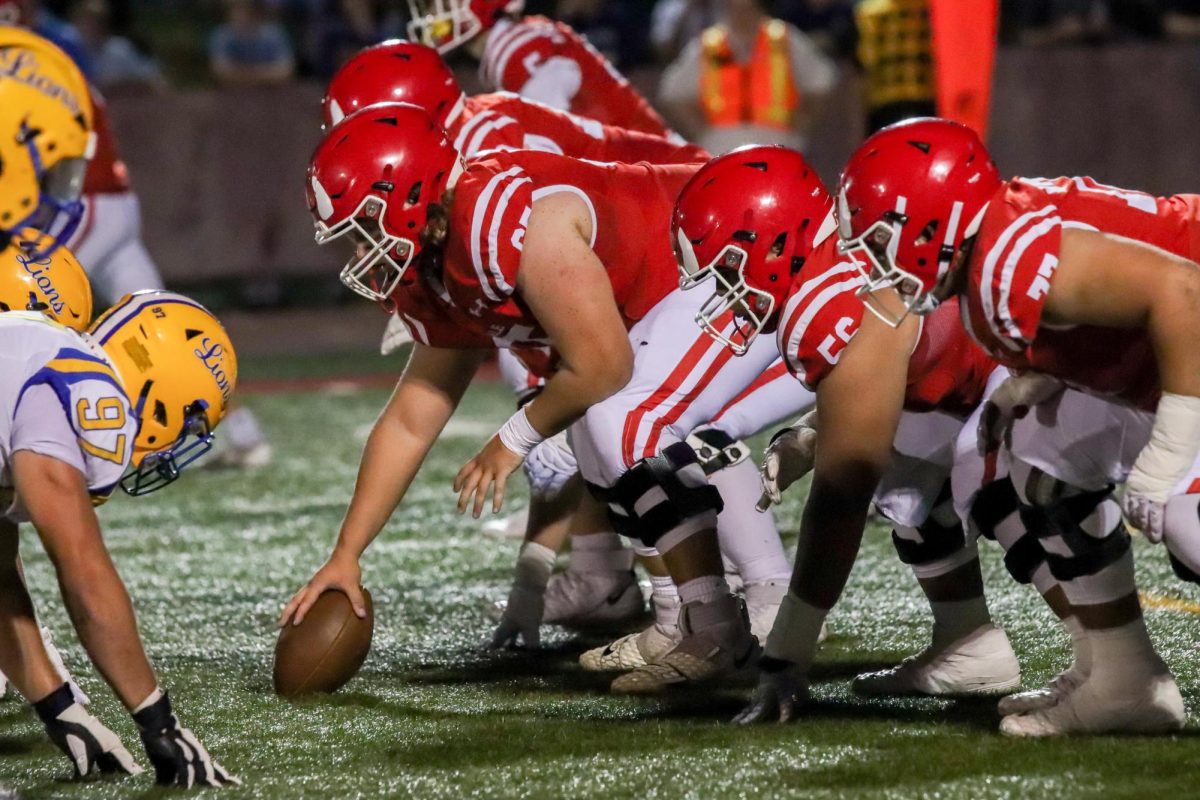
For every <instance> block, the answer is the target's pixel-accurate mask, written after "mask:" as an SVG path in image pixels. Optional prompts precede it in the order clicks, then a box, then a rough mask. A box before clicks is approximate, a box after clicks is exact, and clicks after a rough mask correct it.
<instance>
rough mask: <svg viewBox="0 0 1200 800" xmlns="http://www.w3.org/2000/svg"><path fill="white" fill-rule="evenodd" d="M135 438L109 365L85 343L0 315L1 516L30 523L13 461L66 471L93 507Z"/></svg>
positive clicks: (133, 421) (40, 321)
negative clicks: (21, 458)
mask: <svg viewBox="0 0 1200 800" xmlns="http://www.w3.org/2000/svg"><path fill="white" fill-rule="evenodd" d="M137 431H138V423H137V416H136V415H135V414H134V412H133V408H132V407H131V405H130V402H129V398H128V397H127V396H126V394H125V390H124V389H123V388H122V387H121V383H120V381H119V380H118V379H117V375H116V371H115V370H114V368H113V365H112V363H111V362H109V360H108V358H107V357H106V356H105V355H104V351H102V350H101V349H100V348H99V347H97V346H96V345H95V344H93V343H92V341H91V340H90V339H88V338H86V337H85V336H82V335H80V334H78V333H76V332H74V331H72V330H69V329H67V328H64V327H62V326H61V325H58V324H57V323H55V322H52V321H51V320H49V319H48V318H46V317H44V316H42V315H41V314H37V313H33V312H8V313H3V314H0V515H3V516H5V517H6V518H8V519H9V520H11V521H13V522H23V521H26V520H27V519H28V517H27V515H26V514H25V511H24V509H23V507H22V506H21V502H20V498H19V497H16V496H15V492H14V490H13V479H12V472H11V469H12V456H13V453H15V452H17V451H19V450H28V451H31V452H34V453H39V454H41V455H45V456H49V457H51V458H55V459H58V460H59V461H63V462H65V463H67V464H70V465H71V466H73V467H75V468H76V469H78V470H79V471H80V472H81V473H83V475H84V476H85V478H86V480H87V486H88V492H89V493H90V494H91V496H92V499H93V502H95V503H97V504H99V503H101V502H103V501H104V500H105V499H107V498H108V496H109V494H111V493H112V490H113V489H114V488H115V487H116V485H117V482H118V481H119V480H120V479H121V476H122V475H123V474H124V473H125V470H126V468H127V467H128V466H129V458H130V455H131V454H132V452H133V442H134V439H135V438H136V437H137Z"/></svg>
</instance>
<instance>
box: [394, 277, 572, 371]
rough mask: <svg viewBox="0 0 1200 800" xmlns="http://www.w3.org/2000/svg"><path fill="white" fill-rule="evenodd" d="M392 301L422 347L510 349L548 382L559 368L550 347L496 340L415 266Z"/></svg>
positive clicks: (555, 355)
mask: <svg viewBox="0 0 1200 800" xmlns="http://www.w3.org/2000/svg"><path fill="white" fill-rule="evenodd" d="M390 301H391V302H390V305H391V308H392V313H394V314H395V315H396V316H397V317H399V318H400V320H401V321H402V322H403V323H404V327H406V328H408V332H409V334H410V335H411V336H412V338H413V341H415V342H417V343H419V344H423V345H426V346H428V347H441V348H446V349H449V350H491V349H493V348H495V347H509V348H511V349H512V351H513V353H514V354H515V355H516V356H517V358H518V359H520V361H521V363H523V364H524V365H525V368H526V369H528V370H529V371H530V373H531V374H533V375H534V376H536V377H538V378H543V379H549V378H550V376H551V375H553V374H554V370H555V368H556V367H557V364H558V356H557V354H556V353H554V351H553V350H551V349H550V348H549V347H545V346H543V345H541V344H538V343H530V342H508V341H505V340H497V339H493V338H492V337H491V336H490V335H489V333H488V331H487V329H486V328H485V326H483V325H482V324H481V323H480V321H479V320H477V319H475V318H473V317H468V316H467V315H466V314H464V313H462V312H461V311H460V310H459V309H458V308H457V307H456V306H455V305H454V304H453V303H452V302H451V301H450V295H449V294H447V292H446V289H445V287H444V286H441V285H439V284H438V282H437V281H436V280H433V279H430V278H427V277H425V276H423V275H422V274H421V271H420V267H419V266H418V265H416V264H414V265H412V266H411V267H410V268H409V270H408V272H406V273H405V275H404V278H403V279H402V280H401V281H400V285H399V286H397V287H396V290H395V291H394V292H392V296H391V298H390Z"/></svg>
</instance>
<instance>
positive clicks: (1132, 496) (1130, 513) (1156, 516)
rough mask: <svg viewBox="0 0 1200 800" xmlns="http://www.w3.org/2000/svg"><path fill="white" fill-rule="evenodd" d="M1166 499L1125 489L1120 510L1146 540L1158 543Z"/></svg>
mask: <svg viewBox="0 0 1200 800" xmlns="http://www.w3.org/2000/svg"><path fill="white" fill-rule="evenodd" d="M1166 509H1167V501H1166V499H1165V498H1164V499H1162V500H1159V499H1156V498H1154V497H1147V496H1146V495H1144V494H1139V493H1138V492H1135V491H1134V490H1133V489H1127V490H1126V491H1125V496H1124V497H1123V498H1121V512H1122V513H1123V514H1124V515H1125V519H1126V520H1128V522H1129V524H1130V525H1131V526H1133V527H1134V528H1137V529H1138V530H1139V531H1141V532H1142V535H1143V536H1145V537H1146V538H1147V539H1148V540H1150V541H1151V542H1153V543H1154V544H1158V543H1159V542H1161V541H1162V540H1163V520H1164V519H1165V518H1166Z"/></svg>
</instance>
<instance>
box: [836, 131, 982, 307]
mask: <svg viewBox="0 0 1200 800" xmlns="http://www.w3.org/2000/svg"><path fill="white" fill-rule="evenodd" d="M1000 183H1001V180H1000V173H999V172H998V171H997V170H996V165H995V164H994V163H993V162H992V157H991V156H990V155H988V152H987V149H986V148H985V147H984V146H983V142H981V141H980V140H979V135H978V134H976V133H975V131H973V130H972V129H970V128H968V127H967V126H965V125H960V124H959V123H957V122H951V121H949V120H945V119H914V120H908V121H906V122H901V123H898V124H896V125H892V126H890V127H887V128H884V129H883V130H881V131H879V132H878V133H876V134H875V135H874V136H871V137H870V138H869V139H867V140H866V141H865V142H863V144H862V146H860V147H859V148H858V150H857V151H855V153H854V155H853V156H851V157H850V161H849V163H847V164H846V168H845V170H843V171H842V180H841V184H840V186H839V187H838V195H837V207H838V210H837V214H838V230H839V233H840V235H841V239H842V241H841V249H842V251H843V252H849V251H851V250H854V251H858V252H859V253H860V254H861V255H862V256H863V258H862V259H860V260H859V261H860V263H863V264H865V265H868V266H869V272H868V273H867V274H865V275H864V277H865V278H866V279H867V282H866V284H864V285H863V287H862V289H860V290H859V291H860V294H861V295H862V296H863V298H864V302H865V303H866V305H867V308H869V309H871V311H872V312H873V313H874V314H875V315H876V316H877V317H879V318H880V319H882V320H883V321H884V322H887V323H888V324H889V325H893V326H896V325H899V324H900V321H901V320H903V319H904V317H906V316H907V315H908V314H909V313H910V312H911V313H914V314H928V313H930V312H931V311H933V309H934V308H936V307H937V304H938V299H937V298H936V297H935V296H934V295H933V289H934V288H935V287H936V286H937V285H938V283H939V282H940V281H941V280H942V279H943V278H945V277H946V275H947V274H948V272H949V270H950V264H951V262H952V261H953V259H954V254H955V253H956V252H957V251H958V248H959V247H960V246H961V245H962V243H963V241H964V240H965V239H966V238H968V237H969V236H973V235H974V234H975V232H976V231H977V230H978V227H979V223H980V221H981V219H982V214H983V210H984V208H985V207H986V206H987V203H988V201H989V200H990V199H991V197H992V195H993V194H995V192H996V190H997V189H998V188H999V187H1000ZM887 288H894V289H895V290H896V291H897V292H898V293H899V294H900V298H901V300H902V301H903V302H904V306H905V311H904V313H903V314H901V315H899V316H896V315H894V314H893V313H891V312H889V311H888V310H887V309H885V308H884V307H882V306H881V305H880V304H879V301H878V299H877V298H876V297H875V296H874V293H875V292H877V291H879V290H880V289H887Z"/></svg>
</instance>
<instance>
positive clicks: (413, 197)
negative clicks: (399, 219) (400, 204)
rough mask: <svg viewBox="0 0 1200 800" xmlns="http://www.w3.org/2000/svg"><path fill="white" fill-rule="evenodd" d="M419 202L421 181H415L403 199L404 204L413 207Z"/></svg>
mask: <svg viewBox="0 0 1200 800" xmlns="http://www.w3.org/2000/svg"><path fill="white" fill-rule="evenodd" d="M420 200H421V181H417V182H416V183H414V184H413V185H412V188H411V189H409V190H408V197H407V198H406V199H405V201H404V202H405V204H406V205H410V206H415V205H416V204H417V203H418V202H420Z"/></svg>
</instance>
